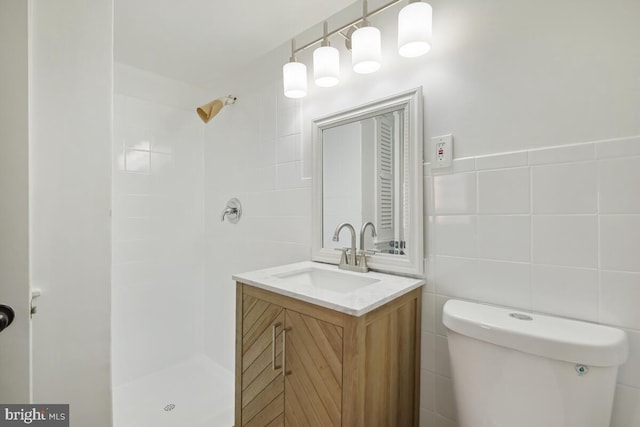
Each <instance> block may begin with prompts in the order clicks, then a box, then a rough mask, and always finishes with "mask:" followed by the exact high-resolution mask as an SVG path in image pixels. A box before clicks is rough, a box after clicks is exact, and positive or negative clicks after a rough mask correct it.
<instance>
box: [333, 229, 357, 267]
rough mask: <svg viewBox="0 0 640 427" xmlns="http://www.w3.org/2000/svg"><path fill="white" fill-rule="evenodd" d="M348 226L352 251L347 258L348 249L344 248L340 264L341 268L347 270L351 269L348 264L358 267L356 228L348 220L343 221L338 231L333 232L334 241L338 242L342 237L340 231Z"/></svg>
mask: <svg viewBox="0 0 640 427" xmlns="http://www.w3.org/2000/svg"><path fill="white" fill-rule="evenodd" d="M345 227H346V228H348V229H349V231H350V232H351V253H350V254H349V258H348V259H347V256H346V253H345V252H346V250H345V249H342V256H341V257H340V265H339V266H338V267H339V268H343V269H346V270H351V268H348V267H347V266H351V267H354V268H355V267H356V264H357V258H356V230H355V229H354V228H353V225H351V224H349V223H348V222H343V223H342V224H340V225H339V226H338V227H336V231H335V232H334V233H333V241H334V242H337V241H338V240H339V239H340V237H339V236H340V232H341V231H342V229H343V228H345Z"/></svg>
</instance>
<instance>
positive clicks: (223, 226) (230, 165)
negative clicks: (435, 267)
mask: <svg viewBox="0 0 640 427" xmlns="http://www.w3.org/2000/svg"><path fill="white" fill-rule="evenodd" d="M281 92H282V90H281V82H275V83H273V84H270V85H267V86H264V87H261V88H258V89H255V90H250V91H248V92H246V93H237V94H236V95H237V96H238V102H237V103H236V104H234V105H233V106H232V107H229V108H225V109H224V110H223V111H222V112H221V113H220V114H219V115H218V116H216V119H215V122H211V123H210V124H209V125H208V126H207V127H205V130H204V165H205V178H204V182H205V189H204V198H205V208H204V215H205V240H206V241H205V245H206V249H205V288H204V294H203V300H204V301H206V307H205V312H204V319H205V331H204V346H205V353H206V354H207V355H208V356H209V357H211V358H212V359H213V360H214V361H216V362H218V363H219V364H221V365H222V366H224V367H226V368H227V369H229V370H233V368H234V360H235V359H234V351H235V346H234V343H235V336H234V333H235V331H234V328H233V324H234V322H235V283H234V282H233V281H232V280H231V276H232V275H233V274H235V273H241V272H243V271H250V270H253V269H257V268H264V267H269V266H273V265H277V264H286V263H291V262H296V261H303V260H308V259H310V256H311V232H310V230H311V180H310V179H308V178H306V177H305V176H304V175H303V168H304V165H305V164H304V162H305V161H308V159H303V155H302V153H303V149H302V148H303V147H302V138H301V120H302V118H301V117H302V116H301V103H300V101H295V100H291V99H287V98H284V97H283V96H282V95H281ZM256 117H259V118H260V119H259V123H258V125H256V126H248V125H249V124H251V123H253V122H255V121H256ZM239 130H241V131H239ZM230 197H237V198H238V199H240V201H241V203H242V207H243V214H242V215H243V216H242V219H241V221H240V222H239V223H238V224H236V225H232V224H230V223H228V222H224V223H222V222H220V212H221V211H222V209H223V207H224V205H225V203H226V201H227V199H229V198H230ZM220 325H225V326H224V327H220Z"/></svg>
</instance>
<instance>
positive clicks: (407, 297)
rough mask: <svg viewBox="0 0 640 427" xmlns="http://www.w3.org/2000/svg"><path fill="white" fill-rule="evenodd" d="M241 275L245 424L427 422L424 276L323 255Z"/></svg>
mask: <svg viewBox="0 0 640 427" xmlns="http://www.w3.org/2000/svg"><path fill="white" fill-rule="evenodd" d="M234 280H236V282H237V299H236V304H237V306H236V397H235V401H236V404H235V405H236V406H235V425H236V426H237V427H240V426H257V427H264V426H284V425H285V420H286V424H287V425H300V426H309V427H314V426H317V427H329V426H350V427H365V426H366V427H372V426H377V425H380V426H417V425H418V413H419V389H420V381H419V378H420V313H421V295H422V290H421V286H422V284H423V281H422V280H420V279H411V278H406V277H399V276H392V275H387V274H381V273H375V272H370V273H366V274H362V273H353V272H346V271H342V270H338V269H337V267H335V266H332V265H326V264H321V263H315V262H303V263H298V264H291V265H286V266H280V267H275V268H271V269H266V270H259V271H254V272H250V273H245V274H239V275H236V276H234Z"/></svg>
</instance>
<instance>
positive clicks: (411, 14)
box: [398, 0, 432, 58]
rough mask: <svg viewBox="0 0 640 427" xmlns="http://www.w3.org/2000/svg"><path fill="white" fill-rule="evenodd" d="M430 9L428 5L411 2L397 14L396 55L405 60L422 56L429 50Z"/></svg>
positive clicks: (415, 1)
mask: <svg viewBox="0 0 640 427" xmlns="http://www.w3.org/2000/svg"><path fill="white" fill-rule="evenodd" d="M431 32H432V9H431V5H430V4H429V3H425V2H422V1H419V0H411V1H409V4H408V5H406V6H405V7H403V8H402V10H401V11H400V13H399V14H398V53H399V54H400V56H404V57H405V58H415V57H417V56H422V55H424V54H425V53H427V52H429V49H431V45H430V42H431Z"/></svg>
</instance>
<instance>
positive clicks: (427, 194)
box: [422, 176, 434, 215]
mask: <svg viewBox="0 0 640 427" xmlns="http://www.w3.org/2000/svg"><path fill="white" fill-rule="evenodd" d="M422 189H423V193H424V194H423V201H422V210H423V214H424V215H433V213H434V212H433V177H431V176H425V177H424V178H423V187H422Z"/></svg>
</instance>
